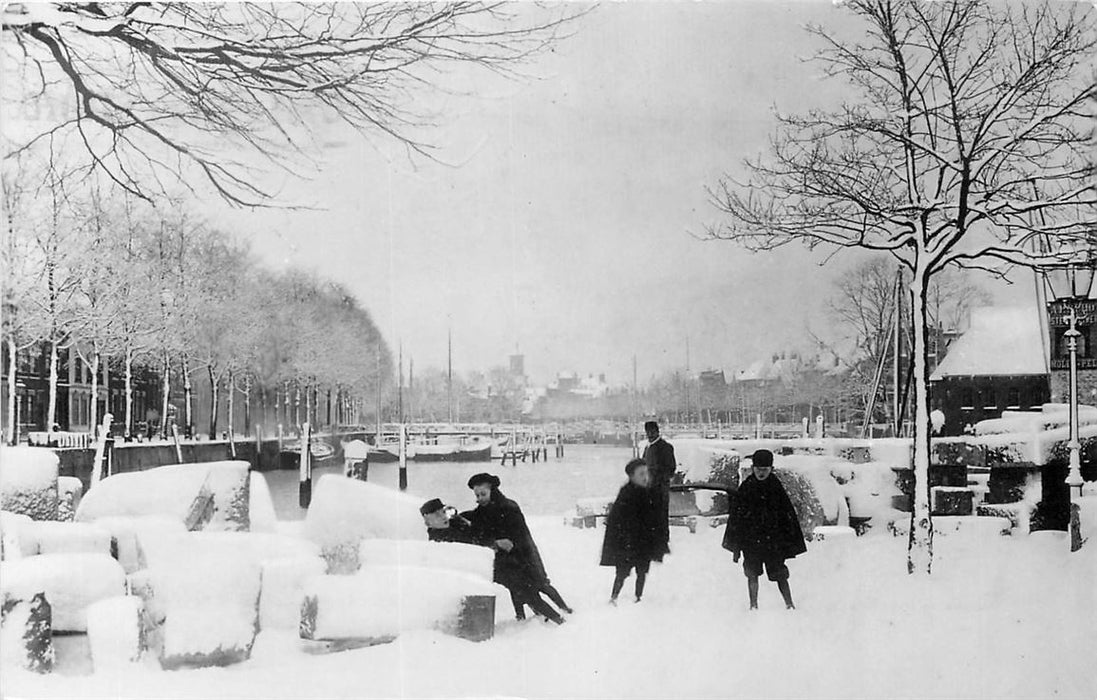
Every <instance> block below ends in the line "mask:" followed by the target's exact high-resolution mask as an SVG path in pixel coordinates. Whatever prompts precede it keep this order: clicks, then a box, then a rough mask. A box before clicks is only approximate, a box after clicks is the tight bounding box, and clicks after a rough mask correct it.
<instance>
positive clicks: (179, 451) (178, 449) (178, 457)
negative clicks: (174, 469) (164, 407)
mask: <svg viewBox="0 0 1097 700" xmlns="http://www.w3.org/2000/svg"><path fill="white" fill-rule="evenodd" d="M171 440H172V442H174V443H175V463H176V464H182V463H183V447H182V445H180V444H179V426H178V425H176V424H175V423H172V424H171Z"/></svg>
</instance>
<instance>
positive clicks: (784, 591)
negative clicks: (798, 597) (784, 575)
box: [777, 579, 796, 610]
mask: <svg viewBox="0 0 1097 700" xmlns="http://www.w3.org/2000/svg"><path fill="white" fill-rule="evenodd" d="M777 589H778V590H779V591H781V597H782V598H784V599H785V607H786V608H788V609H789V610H795V609H796V606H795V605H793V604H792V591H791V590H790V589H789V587H788V579H785V580H784V581H778V582H777Z"/></svg>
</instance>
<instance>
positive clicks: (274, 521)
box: [248, 472, 278, 532]
mask: <svg viewBox="0 0 1097 700" xmlns="http://www.w3.org/2000/svg"><path fill="white" fill-rule="evenodd" d="M249 489H250V490H249V493H248V529H249V530H250V531H252V532H274V531H275V530H276V529H277V527H278V516H277V515H276V514H275V512H274V501H273V499H271V495H270V487H269V486H268V485H267V478H266V477H265V476H263V474H262V473H260V472H251V484H250V486H249Z"/></svg>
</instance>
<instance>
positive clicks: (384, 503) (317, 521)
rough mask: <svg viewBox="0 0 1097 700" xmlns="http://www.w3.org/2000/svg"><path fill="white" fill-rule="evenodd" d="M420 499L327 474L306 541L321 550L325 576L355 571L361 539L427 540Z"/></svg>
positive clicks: (310, 513) (314, 502)
mask: <svg viewBox="0 0 1097 700" xmlns="http://www.w3.org/2000/svg"><path fill="white" fill-rule="evenodd" d="M422 502H423V499H420V498H416V497H415V496H409V495H407V494H404V493H400V492H399V491H394V490H392V489H388V488H385V487H383V486H377V485H375V484H370V483H368V482H364V481H357V480H354V479H348V478H346V477H344V476H339V475H334V474H325V475H324V476H322V477H320V481H319V482H318V484H317V485H316V488H315V490H314V491H313V494H312V504H311V505H310V507H309V510H308V514H307V515H306V516H305V536H306V537H308V538H309V539H310V540H311V541H313V542H315V543H317V544H318V545H320V547H321V549H322V553H323V555H324V558H325V559H327V560H328V572H329V573H349V572H353V571H357V570H358V567H359V562H358V545H359V543H360V542H361V541H362V540H363V539H401V540H426V539H427V531H426V527H425V526H424V525H423V518H422V516H421V515H420V514H419V506H420V505H421V504H422Z"/></svg>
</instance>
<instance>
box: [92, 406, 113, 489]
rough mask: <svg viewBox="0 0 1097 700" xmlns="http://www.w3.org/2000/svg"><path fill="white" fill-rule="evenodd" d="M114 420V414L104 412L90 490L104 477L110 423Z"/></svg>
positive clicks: (97, 437) (97, 441)
mask: <svg viewBox="0 0 1097 700" xmlns="http://www.w3.org/2000/svg"><path fill="white" fill-rule="evenodd" d="M113 420H114V416H112V415H111V414H110V413H104V414H103V425H102V426H100V428H99V435H97V436H96V440H95V461H94V462H92V469H91V483H90V484H89V485H88V490H89V491H90V490H91V489H92V488H94V487H95V485H96V484H98V483H99V481H100V480H101V479H102V477H103V466H104V462H105V460H106V457H107V437H108V436H109V435H110V424H111V422H112V421H113Z"/></svg>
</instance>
